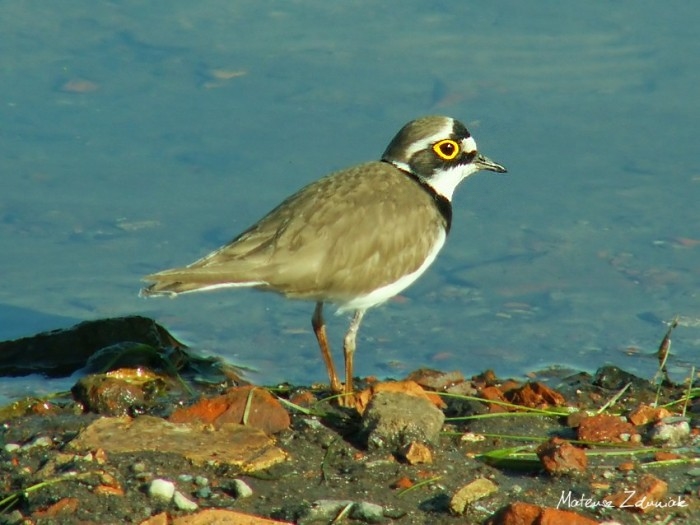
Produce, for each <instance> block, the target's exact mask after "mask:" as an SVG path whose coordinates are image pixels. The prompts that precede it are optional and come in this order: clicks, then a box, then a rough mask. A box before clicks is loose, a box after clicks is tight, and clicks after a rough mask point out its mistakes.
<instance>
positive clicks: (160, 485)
mask: <svg viewBox="0 0 700 525" xmlns="http://www.w3.org/2000/svg"><path fill="white" fill-rule="evenodd" d="M174 494H175V483H173V482H172V481H168V480H166V479H160V478H158V479H154V480H153V481H151V484H150V485H149V486H148V495H149V496H151V497H152V498H157V499H159V500H162V501H170V500H171V499H173V495H174Z"/></svg>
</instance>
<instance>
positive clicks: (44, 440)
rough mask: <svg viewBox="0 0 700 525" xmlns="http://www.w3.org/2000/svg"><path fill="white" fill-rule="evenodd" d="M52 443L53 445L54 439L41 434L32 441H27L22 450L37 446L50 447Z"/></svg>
mask: <svg viewBox="0 0 700 525" xmlns="http://www.w3.org/2000/svg"><path fill="white" fill-rule="evenodd" d="M51 445H53V441H51V438H50V437H47V436H41V437H38V438H36V439H35V440H34V441H32V442H31V443H27V444H26V445H24V446H23V447H22V450H29V449H32V448H36V447H50V446H51Z"/></svg>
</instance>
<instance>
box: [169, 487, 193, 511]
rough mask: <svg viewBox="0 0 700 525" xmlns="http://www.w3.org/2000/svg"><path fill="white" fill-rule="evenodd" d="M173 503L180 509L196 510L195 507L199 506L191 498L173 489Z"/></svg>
mask: <svg viewBox="0 0 700 525" xmlns="http://www.w3.org/2000/svg"><path fill="white" fill-rule="evenodd" d="M173 503H174V504H175V506H176V507H177V508H178V509H180V510H188V511H193V510H197V508H198V507H199V505H197V504H196V503H195V502H194V501H192V500H191V499H189V498H187V497H186V496H185V495H184V494H183V493H182V492H180V491H179V490H177V491H175V494H173Z"/></svg>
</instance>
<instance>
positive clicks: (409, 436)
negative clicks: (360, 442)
mask: <svg viewBox="0 0 700 525" xmlns="http://www.w3.org/2000/svg"><path fill="white" fill-rule="evenodd" d="M444 421H445V415H444V414H443V413H442V411H441V410H439V409H438V408H436V407H435V405H433V404H432V403H431V402H430V401H428V400H427V399H425V398H420V397H416V396H412V395H407V394H401V393H395V392H381V393H379V394H377V395H375V396H374V397H373V398H372V400H371V401H370V403H369V405H368V406H367V410H366V411H365V413H364V414H363V417H362V423H361V427H362V428H361V433H362V435H363V436H364V437H365V439H366V443H367V446H368V447H369V448H373V449H381V448H389V449H390V450H392V451H394V452H400V451H401V450H402V449H403V448H405V447H406V446H408V445H409V444H410V443H411V442H412V441H418V442H427V443H432V442H434V441H435V440H436V439H437V437H438V435H439V433H440V429H441V428H442V424H443V422H444Z"/></svg>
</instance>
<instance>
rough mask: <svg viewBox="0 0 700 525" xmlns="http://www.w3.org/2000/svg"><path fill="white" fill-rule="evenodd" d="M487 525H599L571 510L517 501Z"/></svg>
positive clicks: (500, 511)
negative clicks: (559, 524)
mask: <svg viewBox="0 0 700 525" xmlns="http://www.w3.org/2000/svg"><path fill="white" fill-rule="evenodd" d="M485 523H486V525H524V524H534V523H542V524H545V523H548V524H550V523H551V524H555V523H565V524H566V525H598V522H597V521H596V520H592V519H590V518H587V517H585V516H582V515H581V514H578V513H576V512H572V511H570V510H560V509H557V508H553V507H540V506H538V505H533V504H532V503H525V502H522V501H516V502H515V503H510V504H509V505H507V506H505V507H503V508H501V509H500V510H499V511H498V512H497V513H496V514H495V515H494V516H492V517H491V518H489V519H488V520H487V521H486V522H485Z"/></svg>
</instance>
